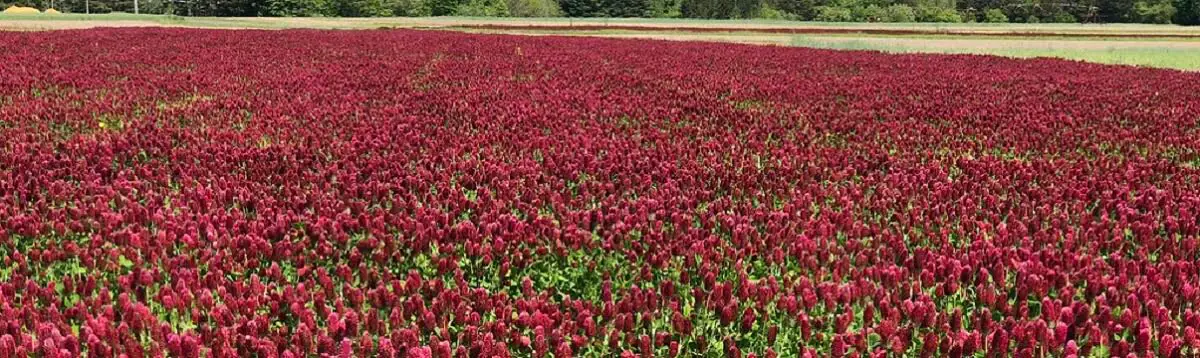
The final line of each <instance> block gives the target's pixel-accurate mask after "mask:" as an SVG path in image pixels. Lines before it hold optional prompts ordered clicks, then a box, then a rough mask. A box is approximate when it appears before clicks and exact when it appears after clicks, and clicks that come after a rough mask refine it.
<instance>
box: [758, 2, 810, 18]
mask: <svg viewBox="0 0 1200 358" xmlns="http://www.w3.org/2000/svg"><path fill="white" fill-rule="evenodd" d="M768 4H771V6H772V7H773V8H776V9H779V10H780V11H782V12H783V13H784V14H786V15H785V16H786V17H787V18H788V19H792V20H812V19H814V18H815V17H816V16H817V6H819V5H821V3H820V2H819V0H770V1H769V2H768Z"/></svg>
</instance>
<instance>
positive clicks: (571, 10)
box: [558, 0, 608, 17]
mask: <svg viewBox="0 0 1200 358" xmlns="http://www.w3.org/2000/svg"><path fill="white" fill-rule="evenodd" d="M558 5H559V7H560V8H561V9H562V12H563V14H564V15H567V16H569V17H604V16H608V12H607V11H605V10H606V9H605V8H604V3H603V1H602V0H559V2H558Z"/></svg>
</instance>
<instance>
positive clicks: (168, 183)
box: [0, 29, 1200, 358]
mask: <svg viewBox="0 0 1200 358" xmlns="http://www.w3.org/2000/svg"><path fill="white" fill-rule="evenodd" d="M0 63H3V64H4V66H3V69H2V70H0V252H2V253H3V255H2V256H0V357H12V356H27V355H40V356H46V357H58V356H77V355H82V354H86V355H88V356H96V357H109V356H121V355H124V356H129V357H139V356H164V355H167V356H183V357H201V356H203V357H212V356H217V357H226V356H255V355H257V356H261V357H301V356H313V355H322V356H384V357H403V356H412V357H437V358H445V357H483V356H486V357H491V356H539V357H541V356H556V357H561V356H606V357H607V356H631V357H632V356H693V355H707V356H720V355H728V356H731V357H791V356H802V357H807V356H847V357H881V356H939V357H940V356H945V357H964V356H977V355H981V354H986V355H989V356H1010V355H1011V356H1018V357H1030V356H1062V357H1075V356H1095V355H1101V356H1109V355H1111V356H1121V357H1125V356H1129V355H1133V356H1164V357H1173V356H1194V355H1197V354H1200V334H1198V333H1197V330H1200V307H1198V305H1197V302H1200V240H1198V237H1200V221H1198V219H1197V217H1198V214H1200V168H1198V167H1200V123H1198V121H1200V76H1198V75H1195V74H1185V73H1181V72H1173V71H1165V70H1150V69H1137V68H1127V67H1110V66H1101V65H1090V64H1082V63H1072V62H1065V61H1057V60H1010V59H1002V58H996V57H982V56H939V55H885V54H878V53H868V52H837V51H824V50H809V49H794V48H775V47H753V46H740V45H728V44H704V43H670V42H657V41H622V40H606V39H585V38H559V37H515V36H489V35H468V34H460V33H450V32H422V31H363V32H349V31H346V32H338V31H277V32H276V31H215V30H182V29H180V30H174V29H100V30H86V31H62V32H45V33H3V34H0Z"/></svg>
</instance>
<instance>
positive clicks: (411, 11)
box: [390, 0, 432, 16]
mask: <svg viewBox="0 0 1200 358" xmlns="http://www.w3.org/2000/svg"><path fill="white" fill-rule="evenodd" d="M390 7H391V9H392V15H393V16H430V15H432V11H431V10H430V8H429V2H428V1H426V0H391V4H390Z"/></svg>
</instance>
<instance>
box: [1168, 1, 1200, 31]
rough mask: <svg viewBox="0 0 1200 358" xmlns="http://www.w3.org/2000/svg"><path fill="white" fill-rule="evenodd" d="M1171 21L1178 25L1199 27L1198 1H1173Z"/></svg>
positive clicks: (1199, 2) (1199, 3)
mask: <svg viewBox="0 0 1200 358" xmlns="http://www.w3.org/2000/svg"><path fill="white" fill-rule="evenodd" d="M1175 10H1176V11H1175V17H1174V19H1173V21H1174V22H1175V23H1176V24H1180V25H1200V0H1175Z"/></svg>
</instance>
